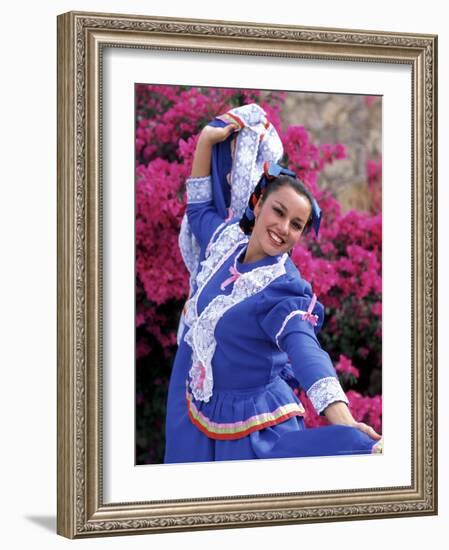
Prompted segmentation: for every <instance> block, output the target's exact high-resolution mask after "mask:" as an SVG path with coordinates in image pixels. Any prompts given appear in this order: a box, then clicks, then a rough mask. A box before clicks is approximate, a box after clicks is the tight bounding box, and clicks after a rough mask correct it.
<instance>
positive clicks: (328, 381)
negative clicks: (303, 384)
mask: <svg viewBox="0 0 449 550" xmlns="http://www.w3.org/2000/svg"><path fill="white" fill-rule="evenodd" d="M307 397H308V398H309V399H310V401H311V402H312V405H313V407H314V409H315V410H316V412H317V413H318V414H321V413H322V412H323V411H324V409H325V408H326V407H327V406H328V405H330V404H331V403H334V402H335V401H343V402H344V403H346V404H348V403H349V401H348V398H347V397H346V395H345V392H344V391H343V389H342V387H341V386H340V382H339V381H338V379H337V378H335V377H333V376H328V377H326V378H321V379H320V380H318V381H317V382H315V383H314V384H312V386H310V388H309V390H308V391H307Z"/></svg>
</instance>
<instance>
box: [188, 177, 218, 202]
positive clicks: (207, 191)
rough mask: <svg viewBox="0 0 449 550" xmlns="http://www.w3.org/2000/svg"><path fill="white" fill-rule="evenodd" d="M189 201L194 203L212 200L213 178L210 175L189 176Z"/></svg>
mask: <svg viewBox="0 0 449 550" xmlns="http://www.w3.org/2000/svg"><path fill="white" fill-rule="evenodd" d="M186 188H187V202H188V203H189V204H194V203H198V202H208V201H211V200H212V179H211V177H210V176H202V177H200V178H193V177H189V178H187V182H186Z"/></svg>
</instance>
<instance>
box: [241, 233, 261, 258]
mask: <svg viewBox="0 0 449 550" xmlns="http://www.w3.org/2000/svg"><path fill="white" fill-rule="evenodd" d="M266 257H267V254H265V252H263V250H261V249H259V250H258V249H257V247H256V246H255V243H254V239H253V238H251V237H250V239H249V242H248V246H247V248H246V251H245V256H244V258H243V260H242V264H250V263H251V264H252V263H254V262H257V261H259V260H262V259H263V258H266Z"/></svg>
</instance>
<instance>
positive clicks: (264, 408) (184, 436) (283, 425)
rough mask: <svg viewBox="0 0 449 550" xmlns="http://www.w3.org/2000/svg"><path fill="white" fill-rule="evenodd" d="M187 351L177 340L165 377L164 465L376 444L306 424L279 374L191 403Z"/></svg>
mask: <svg viewBox="0 0 449 550" xmlns="http://www.w3.org/2000/svg"><path fill="white" fill-rule="evenodd" d="M190 357H191V349H190V347H189V346H188V345H187V344H185V342H183V341H182V342H181V344H180V346H179V348H178V353H177V355H176V359H175V363H174V366H173V371H172V376H171V379H170V386H169V393H168V401H167V416H166V427H165V433H166V448H165V456H164V462H165V463H183V462H210V461H216V460H244V459H257V458H287V457H311V456H336V455H356V454H369V453H373V452H381V444H379V442H377V441H375V440H373V439H371V438H370V437H369V436H367V435H366V434H364V433H363V432H361V431H360V430H358V429H356V428H351V427H349V426H340V425H333V426H322V427H318V428H306V427H305V425H304V420H303V414H304V408H303V407H302V404H301V403H300V401H299V400H298V398H297V397H296V395H295V394H294V392H293V391H292V389H291V388H290V386H289V385H288V384H287V383H286V382H285V380H283V379H282V378H280V377H277V378H275V379H274V380H273V381H272V382H270V383H269V384H268V385H266V386H261V387H258V388H251V389H244V390H235V391H234V390H232V391H230V390H226V391H220V390H218V389H214V394H213V396H212V398H211V400H210V401H209V402H208V403H204V402H199V401H196V400H195V399H194V397H193V395H192V394H191V393H190V391H189V387H188V386H187V385H186V380H187V379H188V371H189V367H190Z"/></svg>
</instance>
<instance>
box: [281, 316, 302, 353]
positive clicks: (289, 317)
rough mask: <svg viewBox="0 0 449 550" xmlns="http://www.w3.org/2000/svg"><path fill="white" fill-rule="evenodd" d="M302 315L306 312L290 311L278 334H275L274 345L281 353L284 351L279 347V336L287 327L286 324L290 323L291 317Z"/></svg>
mask: <svg viewBox="0 0 449 550" xmlns="http://www.w3.org/2000/svg"><path fill="white" fill-rule="evenodd" d="M304 313H307V311H304V310H302V309H295V310H294V311H291V312H290V313H289V314H288V315H287V317H286V318H285V319H284V322H283V323H282V326H281V328H280V330H279V332H278V333H277V334H276V345H277V347H278V348H279V349H280V350H281V351H284V350H283V349H282V348H281V346H280V345H279V338H280V336H281V334H282V333H283V332H284V329H285V327H286V326H287V323H288V322H289V321H290V319H291V318H292V317H294V316H295V315H303V314H304Z"/></svg>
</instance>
